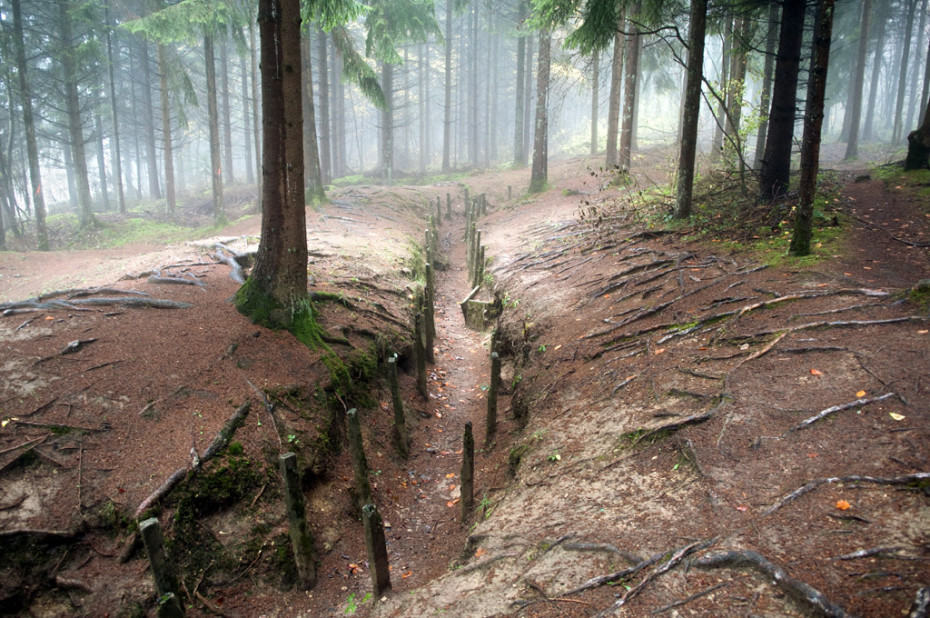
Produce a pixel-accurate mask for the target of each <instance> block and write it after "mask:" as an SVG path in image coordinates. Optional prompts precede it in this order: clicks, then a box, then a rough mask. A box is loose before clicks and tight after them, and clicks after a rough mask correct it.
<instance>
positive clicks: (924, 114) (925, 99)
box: [920, 39, 930, 125]
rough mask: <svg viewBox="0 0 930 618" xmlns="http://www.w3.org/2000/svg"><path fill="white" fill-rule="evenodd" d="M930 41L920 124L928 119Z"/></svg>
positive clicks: (929, 43) (921, 98)
mask: <svg viewBox="0 0 930 618" xmlns="http://www.w3.org/2000/svg"><path fill="white" fill-rule="evenodd" d="M928 41H930V39H928ZM928 95H930V42H928V44H927V61H926V62H925V63H924V88H923V91H922V93H921V95H920V110H921V111H920V124H921V125H923V124H924V122H926V120H927V111H926V110H927V103H928V101H930V96H928Z"/></svg>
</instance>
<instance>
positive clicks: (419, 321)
mask: <svg viewBox="0 0 930 618" xmlns="http://www.w3.org/2000/svg"><path fill="white" fill-rule="evenodd" d="M413 356H414V360H415V361H416V365H417V392H418V393H420V396H421V397H423V399H426V400H429V391H427V389H426V350H425V349H424V345H423V308H422V306H417V308H416V313H415V314H414V316H413Z"/></svg>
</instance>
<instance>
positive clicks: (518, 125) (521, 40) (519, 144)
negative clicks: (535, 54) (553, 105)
mask: <svg viewBox="0 0 930 618" xmlns="http://www.w3.org/2000/svg"><path fill="white" fill-rule="evenodd" d="M525 20H526V0H517V28H522V27H523V22H524V21H525ZM525 72H526V37H525V36H524V35H523V33H522V32H519V33H518V34H517V80H516V83H515V84H514V90H515V94H514V98H513V99H514V114H513V118H514V122H513V164H514V166H521V165H523V161H525V160H526V154H525V153H524V150H523V99H524V97H526V88H525V86H524V80H525V78H524V73H525Z"/></svg>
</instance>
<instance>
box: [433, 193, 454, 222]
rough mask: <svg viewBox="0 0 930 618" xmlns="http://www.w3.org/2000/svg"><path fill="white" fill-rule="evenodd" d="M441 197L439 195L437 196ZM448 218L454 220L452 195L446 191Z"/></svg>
mask: <svg viewBox="0 0 930 618" xmlns="http://www.w3.org/2000/svg"><path fill="white" fill-rule="evenodd" d="M436 199H437V200H438V199H439V198H438V197H437V198H436ZM446 219H448V220H449V221H452V196H451V195H449V194H448V193H446Z"/></svg>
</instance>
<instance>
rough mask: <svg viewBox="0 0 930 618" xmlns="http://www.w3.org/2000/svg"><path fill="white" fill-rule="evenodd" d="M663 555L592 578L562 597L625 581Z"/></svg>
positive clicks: (659, 554)
mask: <svg viewBox="0 0 930 618" xmlns="http://www.w3.org/2000/svg"><path fill="white" fill-rule="evenodd" d="M665 554H666V552H661V553H658V554H654V555H653V556H651V557H649V558H646V559H645V560H640V561H639V562H637V563H636V564H634V565H633V566H631V567H628V568H626V569H622V570H620V571H616V572H614V573H608V574H606V575H599V576H597V577H592V578H591V579H589V580H588V581H586V582H585V583H583V584H581V585H580V586H577V587H575V588H572V589H571V590H569V591H568V592H564V593H563V594H562V596H563V597H567V596H569V595H572V594H578V593H579V592H584V591H585V590H591V589H592V588H599V587H600V586H604V585H606V584H611V583H613V582H616V581H619V580H621V579H625V578H627V577H630V576H632V575H636V574H637V573H639V572H640V571H642V570H643V569H645V568H646V567H649V566H652V565H653V564H655V563H656V562H658V561H659V560H661V559H662V556H664V555H665Z"/></svg>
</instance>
